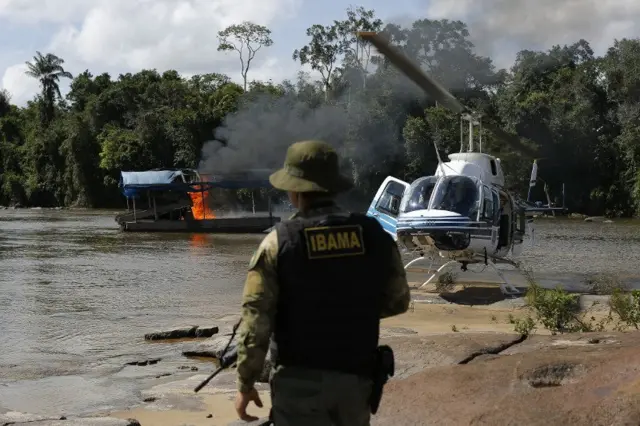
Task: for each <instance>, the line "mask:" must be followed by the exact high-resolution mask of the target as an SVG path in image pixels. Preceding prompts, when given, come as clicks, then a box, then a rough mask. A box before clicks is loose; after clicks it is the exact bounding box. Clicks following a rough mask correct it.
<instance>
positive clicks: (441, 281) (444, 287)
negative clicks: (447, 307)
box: [436, 272, 458, 293]
mask: <svg viewBox="0 0 640 426" xmlns="http://www.w3.org/2000/svg"><path fill="white" fill-rule="evenodd" d="M457 279H458V276H457V274H455V273H454V272H445V273H443V274H440V275H439V276H438V282H437V283H436V291H437V292H438V293H446V292H449V291H451V290H453V287H454V286H455V285H456V281H457Z"/></svg>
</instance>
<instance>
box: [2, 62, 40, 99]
mask: <svg viewBox="0 0 640 426" xmlns="http://www.w3.org/2000/svg"><path fill="white" fill-rule="evenodd" d="M26 70H27V66H26V65H25V64H18V65H13V66H10V67H9V68H7V69H6V70H5V72H4V75H3V76H2V88H5V89H7V90H9V93H10V94H11V102H12V103H14V104H16V105H24V104H26V103H27V101H28V100H30V99H32V98H33V95H34V94H36V93H37V92H38V90H39V87H38V81H37V80H36V79H34V78H32V77H29V76H28V75H26V74H25V71H26Z"/></svg>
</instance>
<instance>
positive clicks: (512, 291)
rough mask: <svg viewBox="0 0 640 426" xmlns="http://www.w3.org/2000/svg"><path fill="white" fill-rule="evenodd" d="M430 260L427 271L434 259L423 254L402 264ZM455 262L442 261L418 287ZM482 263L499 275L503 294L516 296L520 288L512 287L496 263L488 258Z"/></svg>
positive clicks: (455, 261) (409, 264)
mask: <svg viewBox="0 0 640 426" xmlns="http://www.w3.org/2000/svg"><path fill="white" fill-rule="evenodd" d="M427 260H428V261H430V263H429V268H428V269H429V271H430V270H431V267H432V266H433V262H434V261H435V258H434V257H425V256H420V257H417V258H415V259H413V260H412V261H410V262H409V263H407V264H406V265H405V266H404V269H405V270H407V269H408V268H409V267H411V266H412V265H415V264H416V263H419V262H424V261H427ZM457 263H461V262H459V261H457V260H450V261H448V262H446V263H444V264H443V265H442V266H440V267H439V268H438V270H436V271H435V272H432V273H431V275H430V276H429V278H428V279H427V280H426V281H425V282H424V283H422V285H421V286H420V287H418V288H419V289H421V288H423V287H425V286H426V285H428V284H431V282H432V281H433V280H434V279H435V278H438V277H439V276H440V274H441V273H442V272H443V271H444V270H446V269H448V268H450V267H452V266H453V265H455V264H457ZM484 263H485V264H486V265H488V266H490V267H491V269H493V270H494V271H495V273H496V274H497V275H498V277H500V279H501V280H502V282H501V283H500V291H502V293H503V294H504V295H505V296H516V295H519V294H520V290H518V289H517V288H516V287H514V286H513V285H512V284H511V283H509V281H508V280H507V277H505V276H504V274H503V273H502V271H501V270H500V269H499V268H498V267H497V266H496V264H495V263H494V262H493V261H491V260H489V259H485V260H484Z"/></svg>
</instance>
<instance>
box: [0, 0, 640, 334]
mask: <svg viewBox="0 0 640 426" xmlns="http://www.w3.org/2000/svg"><path fill="white" fill-rule="evenodd" d="M358 30H363V31H383V32H384V34H385V36H386V37H387V38H388V39H389V40H390V41H391V42H392V43H393V44H395V45H396V46H397V47H398V48H400V49H401V50H403V51H404V52H406V53H407V54H408V55H409V56H410V57H412V58H413V59H414V60H415V61H416V62H418V63H419V65H420V66H421V67H423V68H424V69H425V70H427V72H429V73H430V74H431V75H432V76H434V77H435V78H436V79H437V80H438V81H439V82H440V83H441V84H442V85H444V86H445V87H447V88H448V89H449V90H450V91H451V92H452V93H453V94H454V95H455V96H457V97H458V98H459V99H460V100H461V101H463V102H464V103H465V104H467V105H469V106H471V107H473V108H475V109H478V110H481V111H482V112H484V113H485V115H486V117H487V118H486V119H487V120H489V119H490V120H492V121H495V122H496V123H499V124H500V125H502V126H503V127H504V128H505V129H507V130H510V131H517V132H518V133H519V134H521V135H522V136H524V137H527V138H529V139H531V140H532V141H534V142H535V144H537V145H538V146H539V150H540V153H541V155H540V157H542V158H541V159H540V160H539V173H538V174H539V176H541V177H543V178H544V180H545V182H546V183H547V184H548V186H549V188H550V191H551V196H552V201H555V202H559V201H560V199H559V194H560V188H561V187H562V184H566V188H567V193H566V202H567V205H568V207H569V208H570V209H572V210H574V211H579V212H581V213H586V214H589V215H603V214H606V215H610V216H631V215H635V214H637V213H638V212H639V211H640V145H639V144H638V142H637V141H638V140H639V136H640V96H639V94H640V77H639V76H640V72H638V71H639V70H640V40H638V39H623V40H618V41H616V42H615V43H614V44H613V45H612V46H611V47H610V49H609V50H608V52H607V53H606V54H605V55H604V56H602V57H596V56H595V55H594V53H593V51H592V49H591V48H590V46H589V44H588V42H586V41H584V40H579V41H577V42H576V43H574V44H571V45H567V46H553V47H551V48H550V49H549V50H547V51H540V52H534V51H522V52H520V53H519V54H518V56H517V58H516V61H515V63H514V64H513V66H512V67H511V68H510V69H509V70H499V69H496V68H495V67H494V65H493V63H492V61H491V58H488V57H483V56H480V55H478V54H477V53H476V52H475V48H474V46H473V44H472V43H471V41H470V37H469V32H468V29H467V26H466V25H465V24H464V23H463V22H460V21H451V20H429V19H417V20H416V21H415V22H413V23H411V24H410V25H408V26H406V27H402V26H399V25H394V24H385V23H383V22H382V20H380V19H379V18H377V17H376V14H375V11H373V10H368V9H366V8H363V7H355V6H354V7H350V8H348V9H347V10H346V13H345V14H344V16H343V17H342V18H341V19H336V20H332V21H331V22H320V23H318V24H316V25H312V26H311V27H310V28H309V29H307V32H306V34H307V37H308V39H307V40H306V45H304V46H302V47H301V48H299V49H297V50H296V51H295V52H294V53H293V59H294V60H296V61H299V63H300V64H305V65H308V66H310V67H311V68H312V69H314V70H316V71H318V72H319V73H320V74H321V79H320V81H313V80H311V79H309V77H308V76H306V75H304V74H302V73H301V74H300V76H299V78H298V79H297V81H293V82H291V81H283V82H280V83H272V82H260V81H250V80H249V78H248V73H249V70H250V66H251V64H252V63H253V62H252V61H254V58H255V56H256V54H257V52H258V51H259V50H260V49H261V48H262V47H268V46H271V45H272V44H273V41H272V39H271V31H270V30H269V29H268V28H266V27H264V26H260V25H257V24H254V23H251V22H242V23H238V24H235V25H231V26H229V27H228V28H226V29H224V30H223V31H220V32H219V34H218V37H219V42H220V44H219V50H221V51H235V52H237V54H238V55H239V58H240V63H241V70H240V71H241V72H240V76H241V77H242V81H243V84H242V85H238V84H235V83H233V82H231V80H230V78H229V77H228V76H225V75H221V74H219V73H211V74H203V75H196V76H193V77H190V78H183V77H181V76H180V75H178V73H177V72H176V71H173V70H168V71H165V72H158V71H156V70H141V71H139V72H137V73H135V74H131V73H127V74H123V75H119V76H110V75H108V74H104V73H103V74H96V75H94V74H92V73H91V72H89V71H88V70H86V71H84V72H81V73H79V74H78V75H76V76H75V77H73V78H72V76H71V74H69V73H68V72H67V71H66V70H65V69H64V60H63V59H62V58H60V57H58V56H56V55H54V54H52V53H47V54H42V53H39V52H38V53H36V55H35V56H34V58H33V59H32V60H31V61H30V62H29V63H28V66H29V69H28V74H29V75H31V76H32V77H33V78H35V79H37V80H38V81H39V83H40V86H41V91H40V93H39V94H38V96H37V97H36V98H35V99H34V100H33V101H31V102H29V103H28V104H27V105H26V106H24V107H22V108H18V107H16V106H15V105H11V102H10V99H9V97H8V95H7V94H6V93H0V205H16V204H17V205H31V206H43V207H46V206H63V205H64V206H75V205H82V206H87V207H107V206H121V205H122V204H123V201H122V199H121V197H120V194H119V192H118V190H117V181H118V178H119V172H120V171H121V170H123V169H130V170H145V169H150V168H156V167H197V166H198V165H199V164H200V162H201V160H202V156H203V152H202V151H203V146H204V144H205V143H206V142H207V141H210V140H212V139H214V135H216V134H217V133H216V131H217V130H219V129H220V127H221V125H222V124H223V122H225V119H227V120H228V119H229V118H230V117H233V115H234V114H235V113H236V112H238V111H242V110H244V111H246V110H247V109H249V107H250V106H251V105H254V104H257V103H260V102H263V103H264V102H265V101H264V99H265V98H266V97H267V96H268V97H269V99H271V101H270V102H271V103H272V104H273V105H279V107H282V106H283V105H284V106H286V107H287V111H296V113H297V111H300V113H299V114H300V116H301V117H302V115H306V116H313V115H314V113H315V112H318V115H319V116H321V115H322V114H321V113H320V112H321V110H326V108H328V107H332V108H334V113H335V112H336V111H337V113H336V114H334V115H332V117H333V116H337V117H344V118H345V121H347V124H346V125H345V124H344V123H340V125H338V123H336V128H338V130H337V131H336V132H335V134H336V138H339V139H340V140H339V141H335V143H336V144H338V143H339V144H341V145H342V149H341V151H342V153H343V155H344V158H343V165H344V167H346V173H348V174H350V175H351V176H353V178H354V181H355V184H356V188H355V190H354V192H353V194H349V197H350V199H353V200H362V201H363V202H365V203H366V202H367V201H368V200H370V197H371V196H372V194H373V193H374V192H375V191H376V189H377V187H378V185H379V184H380V183H381V182H382V180H384V178H385V177H386V176H387V175H389V174H392V175H395V176H398V177H403V178H404V179H407V180H411V179H414V178H417V177H419V176H422V175H426V174H430V173H432V172H433V169H434V167H435V166H436V164H437V158H436V155H435V148H434V143H435V144H436V145H437V150H438V152H439V154H440V155H441V156H442V157H443V160H446V155H447V154H449V153H452V152H456V151H458V150H459V149H460V134H459V129H460V127H459V124H460V123H459V121H458V117H456V116H455V115H454V114H452V113H451V112H449V111H448V110H446V109H444V108H442V107H441V106H438V105H435V104H434V102H432V101H431V100H429V99H425V96H423V94H422V93H421V92H420V91H419V90H417V89H416V87H415V85H414V84H413V83H412V82H410V81H409V80H408V79H407V78H406V77H405V76H402V75H401V74H400V73H399V72H398V71H397V70H396V69H395V68H394V67H391V66H390V65H389V64H388V63H387V61H386V60H385V59H383V58H382V57H380V56H379V55H378V54H377V52H376V51H375V50H372V48H371V46H370V45H368V44H367V43H363V42H362V41H361V40H359V39H358V38H357V37H356V36H355V34H356V32H357V31H358ZM71 78H72V80H71V84H70V91H69V92H68V93H67V95H66V96H65V97H64V98H63V97H61V96H60V93H59V92H60V87H59V84H61V81H63V80H64V79H71ZM282 99H286V102H281V103H277V102H276V101H277V100H282ZM301 105H303V106H305V108H306V109H304V108H301V107H300V106H301ZM274 108H275V107H274ZM257 110H259V111H264V113H265V115H266V118H264V117H263V118H260V119H259V118H258V117H256V119H255V121H256V123H259V122H262V123H264V122H267V121H269V119H270V118H269V117H271V115H270V114H272V113H275V111H273V109H269V108H261V109H260V108H258V109H257ZM251 124H252V123H247V126H248V127H251ZM292 126H293V124H292ZM325 127H330V126H329V125H326V126H325ZM465 131H466V130H465ZM476 131H478V132H479V131H480V130H476ZM310 132H311V131H310ZM255 133H256V134H259V133H260V129H256V131H255ZM313 136H315V135H310V137H313ZM465 140H466V136H465ZM380 141H384V144H383V143H381V142H380ZM482 141H483V142H482V143H483V149H484V150H485V151H489V152H491V153H492V154H494V155H496V156H498V157H500V159H501V160H502V167H503V169H504V170H505V174H506V179H507V183H508V185H509V186H510V187H511V188H512V189H513V190H515V191H519V192H520V193H522V194H524V193H525V192H526V190H527V185H528V180H529V173H530V170H531V164H530V160H527V159H525V158H523V156H522V155H520V153H518V152H514V151H513V150H511V149H510V148H509V147H508V146H506V145H505V144H504V143H503V142H501V141H500V140H497V139H496V138H495V137H494V136H493V135H492V134H491V133H490V132H488V131H485V130H482ZM222 142H224V140H223V141H222ZM241 143H242V142H241ZM246 143H247V144H249V143H252V141H246ZM374 154H375V159H373V160H372V158H374V157H373V156H374ZM532 195H533V197H534V199H543V197H544V194H543V193H542V185H538V186H537V187H535V188H534V191H533V194H532ZM236 196H237V199H238V200H242V201H243V202H246V200H247V197H246V194H244V193H242V192H238V193H237V194H236ZM258 198H260V197H258ZM256 202H257V203H259V202H260V200H256ZM352 207H355V206H352ZM360 207H361V206H360ZM540 297H543V299H542V300H544V303H543V304H545V306H547V305H549V306H550V304H553V306H556V307H555V308H554V309H556V311H553V309H552V312H547V313H545V314H544V315H550V316H551V318H555V320H551V319H550V320H549V321H551V322H550V324H551V323H554V321H555V323H554V324H555V327H556V328H558V327H559V325H558V324H557V322H558V321H560V323H562V322H563V321H569V319H568V318H569V317H565V316H564V314H561V313H559V311H558V310H560V311H562V309H565V308H563V306H565V305H564V304H569V303H570V298H568V296H567V297H565V296H562V295H559V294H555V293H553V294H552V295H548V294H546V293H545V295H544V296H540ZM550 309H551V308H550ZM553 312H555V313H553ZM563 312H564V311H563Z"/></svg>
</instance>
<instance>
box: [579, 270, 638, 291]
mask: <svg viewBox="0 0 640 426" xmlns="http://www.w3.org/2000/svg"><path fill="white" fill-rule="evenodd" d="M585 284H586V285H587V287H588V288H589V291H590V292H591V294H600V295H608V294H613V293H614V292H616V291H620V290H622V291H627V290H629V286H628V285H627V284H625V283H624V282H623V281H622V280H621V279H620V278H619V277H617V276H615V275H613V274H594V275H591V276H589V277H587V279H586V280H585Z"/></svg>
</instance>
